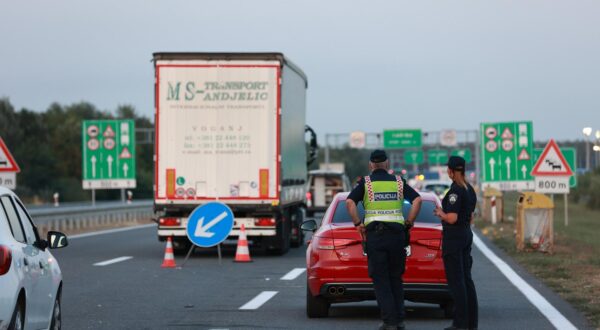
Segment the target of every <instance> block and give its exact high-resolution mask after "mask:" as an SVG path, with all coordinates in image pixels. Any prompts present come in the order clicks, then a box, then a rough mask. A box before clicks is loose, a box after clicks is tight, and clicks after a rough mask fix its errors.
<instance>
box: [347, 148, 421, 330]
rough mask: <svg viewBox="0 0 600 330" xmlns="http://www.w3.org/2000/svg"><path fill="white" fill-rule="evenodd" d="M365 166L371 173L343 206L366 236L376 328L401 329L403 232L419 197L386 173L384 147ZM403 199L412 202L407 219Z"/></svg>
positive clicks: (402, 319) (418, 208) (413, 214)
mask: <svg viewBox="0 0 600 330" xmlns="http://www.w3.org/2000/svg"><path fill="white" fill-rule="evenodd" d="M369 169H370V170H371V175H369V176H365V177H364V178H363V179H361V180H360V181H359V183H358V184H357V185H356V187H355V188H354V189H353V190H352V192H350V195H348V199H347V201H346V206H347V208H348V212H349V214H350V215H351V217H352V221H353V222H354V225H355V226H356V227H357V230H358V231H359V232H360V233H361V235H362V237H363V239H364V237H365V236H366V250H367V257H368V262H369V276H370V277H371V279H372V280H373V286H374V289H375V297H376V298H377V304H378V305H379V308H380V310H381V318H382V319H383V322H384V323H383V324H382V325H381V327H380V328H379V329H386V330H387V329H390V330H393V329H404V290H403V287H402V275H403V274H404V266H405V262H406V250H405V249H404V248H405V246H406V245H407V244H408V242H406V234H407V232H408V230H409V229H410V227H412V224H413V222H414V220H415V218H416V217H417V214H418V213H419V210H420V209H421V197H420V196H419V194H418V193H417V192H416V191H415V190H414V189H412V188H411V187H410V186H409V185H407V184H406V181H405V180H404V179H402V178H401V177H400V176H394V175H391V174H389V173H388V170H389V161H388V158H387V155H386V153H385V151H383V150H375V151H373V153H372V154H371V157H370V162H369ZM405 199H406V200H408V201H409V202H411V204H412V208H411V211H410V213H409V215H408V218H407V219H404V216H403V214H402V206H403V204H404V200H405ZM361 201H362V202H363V204H364V207H365V219H364V222H363V221H361V219H360V218H359V215H358V211H357V205H358V203H359V202H361Z"/></svg>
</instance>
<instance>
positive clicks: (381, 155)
mask: <svg viewBox="0 0 600 330" xmlns="http://www.w3.org/2000/svg"><path fill="white" fill-rule="evenodd" d="M387 159H388V158H387V154H386V153H385V151H383V150H380V149H377V150H375V151H373V152H372V153H371V158H369V160H371V162H373V163H383V162H385V161H386V160H387Z"/></svg>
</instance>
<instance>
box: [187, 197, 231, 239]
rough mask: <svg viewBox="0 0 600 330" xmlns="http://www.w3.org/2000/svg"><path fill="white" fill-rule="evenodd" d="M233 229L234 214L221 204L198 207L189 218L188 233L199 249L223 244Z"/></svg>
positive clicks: (213, 203)
mask: <svg viewBox="0 0 600 330" xmlns="http://www.w3.org/2000/svg"><path fill="white" fill-rule="evenodd" d="M232 228H233V212H231V209H230V208H229V207H228V206H227V205H225V204H223V203H219V202H210V203H207V204H204V205H201V206H198V207H197V208H196V209H194V211H192V213H191V214H190V216H189V217H188V224H187V228H186V233H187V236H188V238H189V239H190V241H191V242H192V243H194V244H195V245H196V246H199V247H211V246H215V245H217V244H220V243H221V242H223V241H224V240H225V239H226V238H227V236H229V233H230V232H231V229H232Z"/></svg>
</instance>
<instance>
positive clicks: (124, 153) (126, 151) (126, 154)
mask: <svg viewBox="0 0 600 330" xmlns="http://www.w3.org/2000/svg"><path fill="white" fill-rule="evenodd" d="M119 158H122V159H129V158H131V152H129V149H127V147H123V150H122V151H121V154H120V155H119Z"/></svg>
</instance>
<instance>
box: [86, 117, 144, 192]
mask: <svg viewBox="0 0 600 330" xmlns="http://www.w3.org/2000/svg"><path fill="white" fill-rule="evenodd" d="M81 127H82V137H83V139H82V140H83V141H82V150H83V152H82V155H83V189H124V188H135V187H136V180H135V122H134V121H133V120H128V119H127V120H84V121H83V123H82V125H81Z"/></svg>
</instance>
